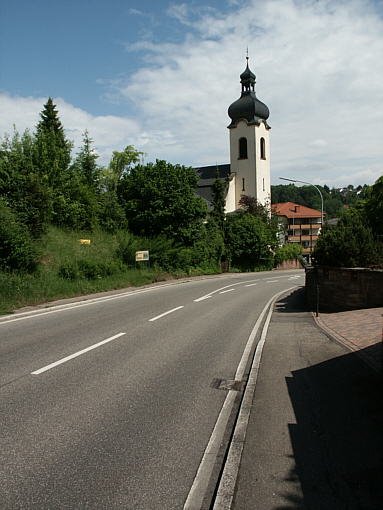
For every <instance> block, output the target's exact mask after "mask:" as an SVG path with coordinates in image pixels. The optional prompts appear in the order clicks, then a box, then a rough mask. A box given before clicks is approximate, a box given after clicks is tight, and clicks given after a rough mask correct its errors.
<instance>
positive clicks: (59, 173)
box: [36, 97, 72, 191]
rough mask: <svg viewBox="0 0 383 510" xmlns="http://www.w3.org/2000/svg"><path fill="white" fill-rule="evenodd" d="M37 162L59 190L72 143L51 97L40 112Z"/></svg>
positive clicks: (37, 134) (68, 162)
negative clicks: (66, 135)
mask: <svg viewBox="0 0 383 510" xmlns="http://www.w3.org/2000/svg"><path fill="white" fill-rule="evenodd" d="M36 144H37V155H36V159H37V161H36V163H37V166H38V168H39V171H40V173H41V174H43V175H44V176H45V177H46V178H47V180H48V183H49V185H50V186H51V187H53V188H54V190H55V191H59V190H60V188H61V186H62V183H63V180H64V177H65V172H66V171H67V169H68V167H69V164H70V158H71V149H72V144H71V142H69V140H67V138H66V137H65V133H64V128H63V126H62V124H61V121H60V118H59V115H58V111H57V108H56V105H55V104H54V103H53V100H52V98H51V97H50V98H49V99H48V101H47V102H46V104H45V105H44V109H43V110H42V112H41V113H40V122H39V123H38V124H37V129H36Z"/></svg>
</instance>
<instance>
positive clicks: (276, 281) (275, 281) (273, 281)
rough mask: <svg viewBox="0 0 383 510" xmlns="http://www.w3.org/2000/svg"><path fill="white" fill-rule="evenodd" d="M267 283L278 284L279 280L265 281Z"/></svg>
mask: <svg viewBox="0 0 383 510" xmlns="http://www.w3.org/2000/svg"><path fill="white" fill-rule="evenodd" d="M265 283H278V280H265Z"/></svg>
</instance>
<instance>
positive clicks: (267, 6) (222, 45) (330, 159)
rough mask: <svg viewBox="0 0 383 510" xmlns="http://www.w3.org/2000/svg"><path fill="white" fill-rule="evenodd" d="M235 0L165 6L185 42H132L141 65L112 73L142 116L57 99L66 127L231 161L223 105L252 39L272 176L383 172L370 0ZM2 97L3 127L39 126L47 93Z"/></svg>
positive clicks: (380, 51) (377, 21)
mask: <svg viewBox="0 0 383 510" xmlns="http://www.w3.org/2000/svg"><path fill="white" fill-rule="evenodd" d="M229 4H230V5H231V10H230V11H229V12H228V13H223V12H221V13H219V12H217V11H215V10H212V9H210V10H209V9H203V10H202V11H200V13H199V14H198V12H197V11H196V10H194V11H192V10H191V9H190V7H189V4H186V3H180V2H178V3H177V2H176V3H174V4H173V5H172V6H171V7H170V10H169V12H168V15H171V16H172V18H173V20H178V22H179V23H180V28H182V30H183V31H184V41H183V42H182V43H178V44H172V43H170V42H169V41H167V42H164V43H158V42H155V43H154V42H151V41H149V40H147V38H146V39H142V40H140V41H136V43H135V44H131V43H130V44H127V50H128V51H137V52H139V53H140V55H141V56H142V59H143V60H142V61H143V65H142V67H141V68H140V69H138V70H137V72H136V73H134V74H133V75H131V76H130V77H129V79H127V80H126V81H125V82H123V81H122V80H121V79H119V80H117V81H113V82H111V95H112V96H113V99H114V100H116V98H118V100H119V101H122V102H126V104H130V103H131V102H132V103H133V104H134V106H135V111H137V112H138V113H137V117H136V118H135V119H129V118H122V117H121V118H119V117H116V116H110V117H97V116H92V115H90V114H88V113H86V112H84V111H82V110H79V109H77V108H75V107H74V106H71V105H69V104H67V103H65V101H61V100H60V102H59V109H60V113H61V115H62V120H63V123H64V125H65V127H66V128H67V129H69V130H72V131H71V132H73V133H74V134H75V136H76V137H78V136H79V133H80V132H81V131H83V130H84V129H85V128H88V129H89V131H90V134H91V136H92V137H93V138H94V140H95V143H96V146H97V147H98V150H99V152H101V153H104V154H106V153H107V151H109V154H110V152H111V150H112V149H115V148H121V147H123V146H124V145H125V144H127V143H133V144H136V145H137V148H138V149H140V150H143V151H145V152H146V153H147V154H148V159H149V160H154V159H155V158H164V159H167V160H169V161H172V162H180V163H183V164H190V165H199V164H214V163H216V162H218V163H224V162H228V159H229V146H228V138H229V133H228V130H227V129H226V126H227V125H228V124H229V118H228V116H227V108H228V106H229V105H230V103H232V102H233V101H234V100H236V99H237V98H238V97H239V95H240V85H239V74H240V73H241V72H242V71H243V69H244V66H245V59H244V56H245V51H246V46H247V45H248V46H249V53H250V67H251V68H252V70H253V71H254V72H255V74H256V75H257V85H256V91H257V95H258V97H259V98H260V99H261V100H262V101H264V102H265V103H266V104H267V105H268V106H269V108H270V118H269V122H270V125H271V127H272V130H271V143H272V147H271V150H272V179H273V181H274V182H280V181H278V179H277V178H278V176H285V177H291V178H296V179H301V180H309V181H313V182H315V183H321V184H324V183H326V184H328V185H329V186H332V185H334V186H337V185H347V184H354V185H355V184H361V183H364V182H369V183H372V182H374V181H375V180H376V179H377V178H378V177H379V176H380V175H381V174H382V173H383V167H382V163H381V162H382V160H383V144H382V143H381V140H382V139H383V109H382V106H381V105H382V104H383V89H382V87H381V84H382V82H383V59H382V58H381V55H383V20H382V18H381V14H379V13H378V12H377V11H375V7H374V3H373V1H372V0H347V1H346V0H338V1H337V2H333V1H330V0H319V1H316V2H314V1H312V0H268V1H267V2H264V1H263V0H252V1H248V2H246V3H245V4H244V3H243V2H236V1H231V2H229ZM1 97H3V96H1ZM6 98H8V100H9V104H8V108H12V115H11V113H9V114H8V115H5V116H4V115H2V120H0V131H1V130H4V128H5V129H8V130H9V125H10V123H13V122H15V123H16V125H17V127H18V128H19V129H22V128H23V127H24V126H27V125H30V122H31V121H32V122H34V123H35V122H36V121H37V116H36V115H37V114H36V112H39V111H40V110H41V106H42V104H43V102H44V101H45V99H44V100H41V99H35V98H12V97H10V96H6ZM0 99H1V98H0ZM11 103H12V105H13V106H12V107H11V105H10V104H11ZM32 109H33V111H34V112H35V113H34V114H32V113H31V112H32ZM31 119H32V120H31ZM34 119H36V120H34ZM6 121H8V125H5V126H4V122H6ZM364 179H365V181H364Z"/></svg>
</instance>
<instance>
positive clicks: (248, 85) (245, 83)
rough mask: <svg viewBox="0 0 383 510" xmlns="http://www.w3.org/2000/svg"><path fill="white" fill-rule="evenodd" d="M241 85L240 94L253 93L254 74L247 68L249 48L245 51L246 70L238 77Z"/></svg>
mask: <svg viewBox="0 0 383 510" xmlns="http://www.w3.org/2000/svg"><path fill="white" fill-rule="evenodd" d="M240 78H241V85H242V94H244V93H245V94H246V93H249V92H254V86H255V74H254V73H252V72H251V71H250V68H249V48H247V49H246V69H245V70H244V71H243V73H242V74H241V76H240Z"/></svg>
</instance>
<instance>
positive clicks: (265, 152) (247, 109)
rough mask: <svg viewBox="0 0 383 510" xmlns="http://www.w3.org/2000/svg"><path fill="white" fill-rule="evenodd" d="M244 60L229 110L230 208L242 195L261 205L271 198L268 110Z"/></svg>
mask: <svg viewBox="0 0 383 510" xmlns="http://www.w3.org/2000/svg"><path fill="white" fill-rule="evenodd" d="M246 60H247V63H246V69H245V71H244V72H243V73H242V74H241V76H240V78H241V86H242V93H241V97H240V98H239V99H237V101H235V102H234V103H233V104H231V105H230V107H229V109H228V114H229V117H230V118H231V123H230V125H229V126H228V128H229V130H230V170H231V174H234V175H235V207H233V209H238V208H239V200H240V199H241V196H242V195H248V196H251V197H254V198H256V199H257V201H258V202H259V203H261V204H262V205H270V199H271V195H270V138H269V131H270V126H269V125H268V123H267V119H268V117H269V109H268V107H267V106H266V105H265V104H264V103H262V102H261V101H260V100H259V99H258V98H257V97H256V95H255V90H254V88H255V75H254V74H253V73H252V72H251V71H250V69H249V57H246ZM233 191H234V190H233ZM233 198H234V197H233ZM227 212H229V211H227Z"/></svg>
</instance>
